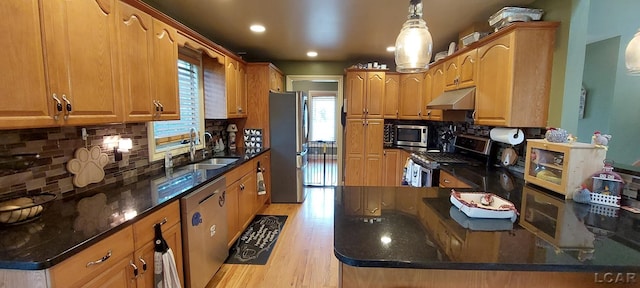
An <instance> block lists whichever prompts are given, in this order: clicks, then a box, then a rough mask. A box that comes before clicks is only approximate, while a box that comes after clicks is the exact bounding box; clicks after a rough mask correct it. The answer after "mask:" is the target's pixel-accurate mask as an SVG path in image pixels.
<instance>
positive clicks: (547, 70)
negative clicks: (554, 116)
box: [474, 22, 558, 127]
mask: <svg viewBox="0 0 640 288" xmlns="http://www.w3.org/2000/svg"><path fill="white" fill-rule="evenodd" d="M557 26H558V23H557V22H539V23H522V24H520V25H514V26H512V27H509V30H506V31H505V32H503V33H504V34H502V35H500V36H494V37H495V38H492V39H491V40H490V41H489V42H487V43H486V44H484V45H483V46H481V47H479V48H478V71H477V77H476V78H477V80H476V101H475V103H476V107H475V108H476V109H475V116H474V120H475V121H474V123H475V124H477V125H488V126H507V127H545V126H546V125H547V116H548V106H549V90H550V83H551V69H552V61H553V47H554V42H555V31H556V28H557Z"/></svg>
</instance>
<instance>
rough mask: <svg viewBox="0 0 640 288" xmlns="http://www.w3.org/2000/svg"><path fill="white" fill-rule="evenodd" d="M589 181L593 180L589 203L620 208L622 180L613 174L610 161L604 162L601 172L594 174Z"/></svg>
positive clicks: (616, 174)
mask: <svg viewBox="0 0 640 288" xmlns="http://www.w3.org/2000/svg"><path fill="white" fill-rule="evenodd" d="M591 179H592V180H593V185H592V187H593V188H592V192H591V203H598V204H604V205H609V206H615V207H620V200H621V199H622V197H621V194H622V188H623V187H624V180H622V177H620V175H618V173H615V172H613V166H612V162H611V161H606V160H605V163H604V168H602V171H601V172H597V173H595V174H594V175H593V176H592V177H591Z"/></svg>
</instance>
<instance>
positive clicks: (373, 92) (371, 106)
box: [365, 71, 385, 119]
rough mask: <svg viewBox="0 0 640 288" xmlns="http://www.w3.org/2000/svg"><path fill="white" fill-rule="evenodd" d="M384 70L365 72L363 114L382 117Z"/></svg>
mask: <svg viewBox="0 0 640 288" xmlns="http://www.w3.org/2000/svg"><path fill="white" fill-rule="evenodd" d="M384 86H385V72H382V71H380V72H367V90H366V94H365V95H366V99H367V100H366V102H365V103H366V107H365V114H366V115H367V117H369V118H379V119H382V113H383V106H384Z"/></svg>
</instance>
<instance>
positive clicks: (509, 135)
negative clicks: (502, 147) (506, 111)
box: [489, 128, 524, 145]
mask: <svg viewBox="0 0 640 288" xmlns="http://www.w3.org/2000/svg"><path fill="white" fill-rule="evenodd" d="M489 136H490V137H491V140H493V141H498V142H502V143H507V144H511V145H518V144H520V143H522V141H524V133H523V132H522V130H520V129H516V128H493V129H491V132H489Z"/></svg>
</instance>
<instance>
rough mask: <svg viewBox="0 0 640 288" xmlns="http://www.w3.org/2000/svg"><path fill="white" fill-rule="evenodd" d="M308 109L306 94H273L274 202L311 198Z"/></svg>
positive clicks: (271, 105) (272, 168) (272, 178)
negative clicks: (308, 192) (306, 185)
mask: <svg viewBox="0 0 640 288" xmlns="http://www.w3.org/2000/svg"><path fill="white" fill-rule="evenodd" d="M308 107H309V105H308V103H307V95H306V94H305V93H304V92H302V91H295V92H284V93H273V92H271V93H269V133H270V138H269V139H270V142H271V171H272V172H271V202H274V203H302V202H303V201H304V199H305V198H306V196H307V195H306V193H305V189H304V184H303V182H304V172H305V169H306V167H307V141H308V140H307V139H308V134H309V128H308V122H309V112H308Z"/></svg>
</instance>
